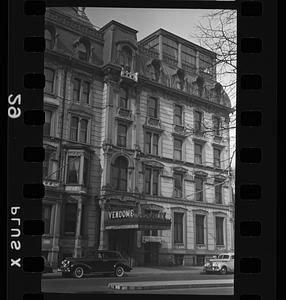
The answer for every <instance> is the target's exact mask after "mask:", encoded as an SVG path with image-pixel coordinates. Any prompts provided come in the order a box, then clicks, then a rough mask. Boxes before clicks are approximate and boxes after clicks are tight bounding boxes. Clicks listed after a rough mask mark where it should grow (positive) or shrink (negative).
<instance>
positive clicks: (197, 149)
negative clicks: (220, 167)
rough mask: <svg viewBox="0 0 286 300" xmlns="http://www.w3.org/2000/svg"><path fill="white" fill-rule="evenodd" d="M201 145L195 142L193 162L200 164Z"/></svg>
mask: <svg viewBox="0 0 286 300" xmlns="http://www.w3.org/2000/svg"><path fill="white" fill-rule="evenodd" d="M202 149H203V147H202V145H201V144H195V164H200V165H201V164H202Z"/></svg>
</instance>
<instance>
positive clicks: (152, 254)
mask: <svg viewBox="0 0 286 300" xmlns="http://www.w3.org/2000/svg"><path fill="white" fill-rule="evenodd" d="M159 246H160V244H159V243H145V246H144V265H146V266H148V265H149V266H151V265H152V266H157V265H158V263H159Z"/></svg>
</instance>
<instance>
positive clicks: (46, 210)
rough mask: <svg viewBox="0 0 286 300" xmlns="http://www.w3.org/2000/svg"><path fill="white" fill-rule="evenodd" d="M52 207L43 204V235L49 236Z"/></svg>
mask: <svg viewBox="0 0 286 300" xmlns="http://www.w3.org/2000/svg"><path fill="white" fill-rule="evenodd" d="M51 213H52V206H51V205H46V204H43V211H42V215H43V221H44V234H50V230H51Z"/></svg>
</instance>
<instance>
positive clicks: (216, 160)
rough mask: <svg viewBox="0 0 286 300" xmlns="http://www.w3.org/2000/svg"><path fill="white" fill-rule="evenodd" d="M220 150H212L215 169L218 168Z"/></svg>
mask: <svg viewBox="0 0 286 300" xmlns="http://www.w3.org/2000/svg"><path fill="white" fill-rule="evenodd" d="M220 154H221V151H220V149H217V148H214V165H215V167H216V168H220Z"/></svg>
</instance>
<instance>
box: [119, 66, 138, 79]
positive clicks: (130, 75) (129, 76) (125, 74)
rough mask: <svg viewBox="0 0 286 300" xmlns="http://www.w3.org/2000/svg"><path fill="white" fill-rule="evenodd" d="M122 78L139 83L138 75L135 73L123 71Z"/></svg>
mask: <svg viewBox="0 0 286 300" xmlns="http://www.w3.org/2000/svg"><path fill="white" fill-rule="evenodd" d="M120 76H121V77H122V78H126V79H130V80H132V81H135V82H137V81H138V73H137V72H136V73H133V72H131V71H128V70H124V69H122V70H121V73H120Z"/></svg>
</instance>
